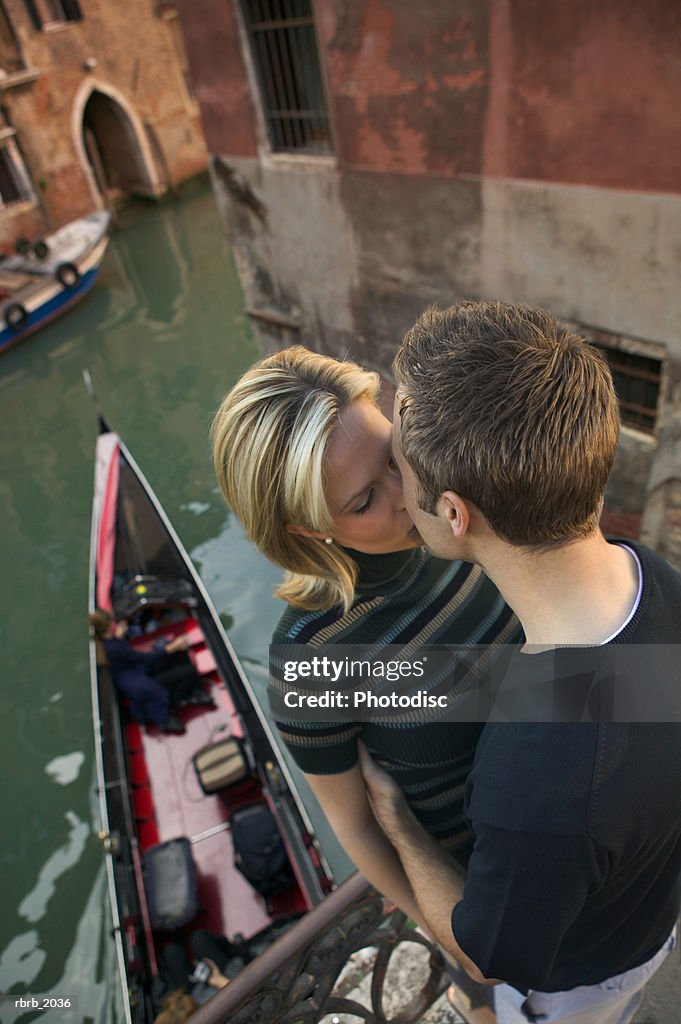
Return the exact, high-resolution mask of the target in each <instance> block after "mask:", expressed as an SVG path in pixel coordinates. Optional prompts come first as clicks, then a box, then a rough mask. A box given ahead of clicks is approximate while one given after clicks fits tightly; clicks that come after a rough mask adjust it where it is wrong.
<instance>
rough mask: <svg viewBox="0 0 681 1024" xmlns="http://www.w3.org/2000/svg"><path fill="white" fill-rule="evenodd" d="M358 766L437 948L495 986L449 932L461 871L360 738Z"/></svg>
mask: <svg viewBox="0 0 681 1024" xmlns="http://www.w3.org/2000/svg"><path fill="white" fill-rule="evenodd" d="M359 747H360V765H361V768H362V774H363V776H364V781H365V783H366V787H367V791H368V793H369V797H370V799H371V804H372V807H373V811H374V814H375V816H376V819H377V820H378V822H379V824H380V825H381V828H382V829H383V831H384V832H385V834H386V836H387V837H388V839H389V840H390V842H391V844H392V845H393V846H394V847H395V849H396V850H397V852H398V854H399V857H400V861H401V863H402V867H403V868H404V872H405V874H406V876H407V878H408V879H409V883H410V885H411V889H412V891H413V893H414V896H415V897H416V901H417V903H418V905H419V907H420V910H421V913H422V915H423V917H424V919H425V922H426V924H427V926H428V928H429V929H430V931H431V932H432V934H433V935H434V937H435V938H436V940H437V941H438V943H439V944H440V946H442V948H443V949H444V950H445V951H446V952H447V953H448V954H449V955H450V956H451V957H453V958H454V959H455V960H456V961H458V963H460V964H461V966H462V967H463V969H464V970H465V971H466V974H468V975H469V976H470V977H471V978H472V979H473V980H474V981H477V982H479V983H480V984H483V985H484V984H486V985H498V984H499V981H498V980H496V979H487V978H485V977H484V975H483V974H482V972H481V971H480V969H479V968H478V966H477V965H476V964H475V963H473V961H472V960H471V959H470V957H469V956H467V955H466V953H464V951H463V950H462V949H461V947H460V946H459V944H458V942H457V941H456V939H455V937H454V934H453V932H452V911H453V909H454V907H455V906H456V904H457V903H459V902H460V901H461V900H462V898H463V886H464V876H463V872H462V870H461V869H460V868H459V867H458V865H457V864H456V863H455V862H454V861H453V860H452V858H451V857H449V855H448V854H447V853H446V852H445V851H444V850H443V849H442V847H441V846H440V844H439V843H438V842H437V840H436V839H434V838H433V837H432V836H431V835H429V834H428V833H427V832H426V831H425V829H424V828H423V826H422V825H421V824H420V823H419V822H418V821H417V820H416V818H415V817H414V815H413V814H412V812H411V809H410V808H409V806H408V805H407V802H406V800H405V798H404V794H403V793H402V790H401V789H400V788H399V786H398V785H397V783H396V782H394V780H393V779H391V777H390V776H389V775H388V774H387V773H386V772H384V771H383V769H382V768H379V767H378V765H377V764H376V763H375V761H374V760H373V759H372V758H371V756H370V755H369V753H368V751H367V749H366V747H365V746H364V744H363V743H360V744H359Z"/></svg>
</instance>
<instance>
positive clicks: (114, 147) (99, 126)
mask: <svg viewBox="0 0 681 1024" xmlns="http://www.w3.org/2000/svg"><path fill="white" fill-rule="evenodd" d="M81 125H82V129H81V130H82V141H83V148H84V155H85V157H86V159H87V162H88V164H89V169H90V171H91V174H92V177H93V179H94V182H95V184H96V186H97V189H98V191H99V193H100V194H101V196H102V198H103V200H104V202H105V204H106V205H109V203H111V202H112V201H113V202H115V201H116V200H117V199H119V198H121V197H124V196H126V195H143V196H153V195H157V194H158V191H159V188H158V181H157V176H156V174H155V168H154V167H153V163H152V162H151V160H150V154H149V152H148V149H149V147H148V142H147V140H146V139H145V137H144V135H143V134H141V126H140V125H136V124H135V123H134V121H133V118H132V117H131V116H130V114H129V113H128V111H127V110H126V109H125V107H124V106H123V105H122V104H121V103H119V102H118V101H117V100H116V98H115V97H113V96H112V95H110V93H108V92H104V91H102V90H100V89H96V88H95V89H92V91H91V92H90V94H89V96H88V98H87V102H86V103H85V105H84V107H83V112H82V121H81Z"/></svg>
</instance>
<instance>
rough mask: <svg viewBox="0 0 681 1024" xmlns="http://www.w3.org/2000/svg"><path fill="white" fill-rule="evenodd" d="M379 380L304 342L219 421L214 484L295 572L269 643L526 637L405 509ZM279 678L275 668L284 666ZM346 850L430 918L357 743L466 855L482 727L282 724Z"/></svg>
mask: <svg viewBox="0 0 681 1024" xmlns="http://www.w3.org/2000/svg"><path fill="white" fill-rule="evenodd" d="M378 390H379V378H378V376H377V374H375V373H370V372H368V371H366V370H363V369H362V368H361V367H359V366H357V365H356V364H355V363H351V362H339V361H337V360H335V359H330V358H328V357H326V356H321V355H317V354H316V353H313V352H310V351H308V350H307V349H304V348H302V347H300V346H295V347H292V348H288V349H285V350H284V351H282V352H279V353H277V354H276V355H273V356H270V357H269V358H267V359H263V360H262V361H261V362H259V363H256V365H255V366H253V367H252V368H251V369H250V370H248V372H247V373H245V374H244V375H243V377H241V379H240V380H239V381H238V382H237V383H236V385H235V386H234V387H233V388H232V390H231V391H230V392H229V394H228V395H227V396H226V397H225V399H224V401H223V403H222V405H221V407H220V409H219V411H218V413H217V415H216V417H215V420H214V422H213V427H212V433H211V436H212V442H213V453H214V461H215V469H216V473H217V478H218V481H219V483H220V487H221V488H222V492H223V494H224V496H225V498H226V500H227V502H228V503H229V505H231V507H232V508H233V509H234V511H235V513H236V514H237V516H238V517H239V519H240V520H241V522H242V523H243V525H244V527H245V530H246V532H247V534H248V536H249V537H250V539H251V540H252V541H253V542H254V543H255V544H256V546H257V547H258V549H259V550H260V551H261V552H262V553H263V554H264V555H266V557H267V558H269V559H270V561H272V562H274V563H275V564H276V565H278V566H280V567H281V568H282V569H284V570H285V577H284V581H283V583H282V584H281V586H280V587H279V589H278V591H277V596H279V597H281V598H282V599H283V600H284V601H286V602H287V605H288V607H287V608H286V610H285V612H284V614H283V615H282V618H281V620H280V622H279V624H278V626H277V628H276V630H275V634H274V636H273V638H272V642H273V643H276V644H286V643H296V644H309V645H311V646H318V645H319V644H321V643H324V644H329V643H340V644H372V645H373V646H375V645H377V644H378V645H380V644H388V643H389V644H391V645H397V646H400V645H402V646H404V645H406V644H408V643H410V642H413V641H414V640H415V639H416V638H418V642H419V644H421V645H423V644H435V643H438V644H464V643H472V644H514V643H516V642H517V641H518V640H519V638H520V631H519V626H518V622H517V619H516V618H515V616H514V615H513V613H512V612H511V610H510V608H508V606H507V605H506V604H505V603H504V601H503V599H502V598H501V596H500V595H499V593H498V591H497V590H496V588H495V587H494V585H493V584H492V583H491V582H490V581H489V580H488V579H487V578H486V577H485V576H484V574H483V573H482V572H481V570H480V569H479V568H477V567H476V566H473V565H469V564H466V563H462V562H448V561H443V560H441V559H437V558H433V557H432V556H431V555H429V554H428V553H427V552H426V551H425V550H424V549H423V547H422V540H421V538H420V536H419V534H418V533H417V531H416V529H415V527H414V524H413V523H412V521H411V519H410V518H409V515H408V513H407V511H406V508H405V504H404V496H403V493H402V481H401V478H400V474H399V472H398V470H397V467H396V465H395V463H394V461H393V458H392V449H391V425H390V423H389V421H388V420H387V419H386V418H385V417H384V416H383V415H382V413H381V412H380V410H379V408H378V406H377V401H376V400H377V396H378ZM274 675H275V676H276V670H275V672H274ZM277 726H278V728H279V732H280V735H281V738H282V740H283V742H284V743H285V744H286V746H287V748H288V749H289V751H290V753H291V755H292V756H293V758H294V760H295V761H296V763H297V764H298V765H299V767H300V768H301V769H302V771H303V772H304V773H305V776H306V778H307V780H308V781H309V783H310V785H311V787H312V789H313V791H314V793H315V794H316V796H317V798H318V800H319V802H320V804H321V806H322V808H323V810H324V812H325V814H326V816H327V818H328V819H329V822H330V824H331V826H332V828H333V829H334V830H335V832H336V834H337V836H338V838H339V841H340V842H341V844H342V846H343V847H344V849H345V851H346V852H347V854H348V856H349V857H350V858H351V859H352V860H353V862H354V863H355V864H356V865H357V867H358V868H359V870H360V871H361V872H362V873H363V874H364V876H365V877H366V878H367V879H368V880H369V881H370V882H371V883H372V884H373V885H374V886H375V887H376V888H377V889H378V890H379V891H380V892H382V893H383V894H384V895H385V896H387V897H388V898H389V899H390V900H392V901H394V902H395V903H396V904H397V905H398V906H400V907H401V908H402V909H403V910H404V911H405V912H406V913H407V914H408V915H409V916H410V917H412V918H413V919H415V920H416V921H419V922H421V916H420V914H419V911H418V907H417V905H416V901H415V899H414V896H413V893H412V891H411V887H410V885H409V882H408V880H407V878H406V875H405V874H404V872H403V870H402V867H401V865H400V862H399V859H398V857H397V855H396V853H395V850H394V849H393V847H392V846H391V844H390V843H389V842H388V840H387V839H386V837H385V835H384V833H383V832H382V831H381V829H380V827H379V826H378V823H377V822H376V820H375V818H374V816H373V813H372V810H371V806H370V804H369V801H368V798H367V793H366V789H365V786H364V782H363V779H362V775H361V772H360V769H359V764H358V756H357V742H358V740H359V739H360V738H361V739H362V740H363V741H364V742H365V743H366V745H367V747H368V748H369V751H370V752H371V754H372V755H373V757H374V758H376V759H377V760H378V761H379V762H380V763H381V764H382V765H383V767H384V768H386V770H388V771H389V772H390V773H391V774H392V775H393V776H394V777H395V778H396V780H397V781H398V782H399V784H400V786H401V787H402V789H403V790H404V791H405V793H406V795H407V798H408V800H409V802H410V805H411V807H412V809H413V810H414V812H415V814H416V815H417V817H418V818H419V820H420V821H421V822H422V823H423V824H424V826H425V827H426V828H427V829H428V830H429V831H430V832H431V833H432V834H433V835H435V836H436V837H437V838H438V839H439V840H440V841H441V842H442V844H443V845H444V846H445V847H446V848H447V849H448V850H449V851H451V852H452V854H453V855H454V856H456V857H457V859H459V860H461V861H462V862H464V863H465V861H466V859H467V856H468V854H469V852H470V845H471V835H470V833H469V830H468V828H467V825H466V822H465V820H464V816H463V789H464V784H465V780H466V777H467V774H468V772H469V771H470V768H471V766H472V761H473V754H474V751H475V746H476V744H477V740H478V737H479V734H480V728H481V727H480V726H479V725H477V724H476V723H462V724H452V723H451V722H444V721H443V722H437V721H435V722H434V721H432V719H430V720H427V719H426V717H425V713H424V718H423V720H421V721H420V720H418V718H417V716H415V714H414V712H413V710H412V711H410V713H409V714H408V715H406V714H405V716H404V718H403V719H398V718H395V719H393V720H392V721H391V722H390V723H386V722H381V723H375V722H370V723H366V722H365V723H363V724H360V723H355V724H352V725H350V726H349V725H348V723H347V722H345V723H342V724H341V723H339V724H338V727H337V728H336V727H329V725H328V724H327V725H325V726H321V725H315V724H314V723H304V724H303V723H300V722H292V721H284V720H279V721H277Z"/></svg>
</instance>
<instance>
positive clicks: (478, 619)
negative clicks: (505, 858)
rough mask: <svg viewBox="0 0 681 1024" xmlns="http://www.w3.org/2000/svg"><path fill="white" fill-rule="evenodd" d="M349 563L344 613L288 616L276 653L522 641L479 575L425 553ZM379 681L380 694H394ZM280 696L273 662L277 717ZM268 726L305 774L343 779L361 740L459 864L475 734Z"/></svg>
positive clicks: (422, 722)
mask: <svg viewBox="0 0 681 1024" xmlns="http://www.w3.org/2000/svg"><path fill="white" fill-rule="evenodd" d="M350 554H351V555H352V557H353V558H354V559H355V560H356V561H357V563H358V565H359V568H360V577H359V584H358V587H357V592H356V598H355V602H354V604H353V606H352V607H351V608H350V610H349V611H348V612H347V613H346V614H343V612H342V609H341V608H340V607H338V606H337V607H335V608H333V609H331V610H330V611H328V612H318V611H317V612H306V611H301V610H300V609H297V608H291V607H289V608H287V610H286V611H285V612H284V614H283V616H282V618H281V620H280V621H279V624H278V626H277V628H276V630H275V633H274V636H273V637H272V644H273V645H279V644H308V645H310V646H311V647H320V646H321V645H322V644H354V645H366V646H367V647H370V648H371V649H372V651H373V652H375V653H377V652H378V651H380V649H381V648H382V647H384V646H385V645H387V644H391V645H394V646H395V647H399V648H400V649H401V652H402V653H403V654H404V656H405V657H408V656H409V654H410V653H411V652H412V651H415V650H417V649H418V648H421V647H423V646H425V645H429V644H431V645H432V644H480V645H483V644H485V645H486V644H491V645H496V646H497V648H498V654H499V657H502V656H503V654H504V653H505V652H506V653H507V652H509V651H510V645H515V644H517V643H518V642H519V640H520V639H521V636H522V634H521V630H520V626H519V623H518V620H517V618H516V617H515V615H514V614H513V612H512V611H511V609H510V608H509V607H508V605H506V604H505V602H504V600H503V598H502V597H501V595H500V594H499V592H498V590H497V589H496V587H495V586H494V584H493V583H492V582H491V581H490V580H489V579H487V577H486V576H485V575H484V573H483V572H482V570H481V569H480V568H479V567H478V566H474V565H471V564H469V563H465V562H449V561H444V560H442V559H439V558H434V557H433V556H431V555H429V554H428V553H427V552H426V551H425V550H424V549H422V548H415V549H412V550H410V551H400V552H397V553H396V554H389V555H365V554H361V553H359V552H355V551H352V552H350ZM499 645H509V647H508V648H504V647H501V646H499ZM496 654H497V651H496V650H493V651H491V652H490V656H496ZM381 682H382V681H381ZM381 682H379V683H378V684H377V685H378V689H377V692H380V689H382V688H386V687H387V689H390V688H391V686H390V684H386V683H383V686H381ZM419 682H420V684H421V685H422V680H420V681H419ZM286 688H287V684H286V683H284V682H283V673H282V666H281V661H280V659H277V658H276V657H272V659H271V664H270V700H271V704H272V705H273V706H274V705H275V704H276V706H277V707H279V708H281V700H275V697H276V694H277V692H278V693H279V694H281V691H282V690H283V689H286ZM415 688H418V687H416V685H415ZM332 717H333V715H332V713H331V712H330V719H332ZM275 721H276V724H277V727H278V729H279V732H280V735H281V738H282V740H283V742H284V743H285V744H286V746H287V748H288V749H289V751H290V753H291V755H292V757H293V758H294V760H295V761H296V763H297V764H298V766H299V767H300V768H301V770H302V771H303V772H306V773H307V774H310V775H331V774H337V773H340V772H344V771H348V770H350V769H351V768H352V767H353V766H354V765H355V764H356V763H357V740H358V739H359V738H360V737H361V739H362V740H363V741H364V742H365V743H366V745H367V747H368V749H369V751H370V752H371V754H372V755H373V756H374V757H375V759H376V760H377V762H378V763H379V764H381V765H382V766H383V767H384V768H385V769H386V771H388V772H389V773H390V774H391V775H392V776H393V777H394V778H395V779H396V781H397V782H398V783H399V785H400V787H401V788H402V789H403V790H404V792H405V795H406V797H407V800H408V802H409V805H410V806H411V808H412V810H413V811H414V814H415V815H416V817H417V818H418V819H419V820H420V821H421V823H422V824H423V825H424V827H425V828H426V829H427V830H428V831H429V832H430V833H431V834H432V835H434V836H436V838H438V839H439V840H440V842H441V843H442V844H443V845H444V847H445V848H446V849H448V850H449V851H451V852H452V853H453V854H454V855H455V856H456V857H457V858H458V859H460V860H461V861H462V862H463V863H465V862H466V860H467V858H468V855H469V853H470V846H471V834H470V831H469V829H468V826H467V823H466V821H465V818H464V814H463V793H464V786H465V782H466V778H467V776H468V773H469V771H470V769H471V767H472V764H473V755H474V753H475V747H476V745H477V742H478V738H479V736H480V732H481V730H482V726H481V725H479V724H478V723H475V722H470V723H468V722H462V723H452V722H448V721H441V722H438V721H437V716H435V715H434V713H433V711H432V710H430V709H429V710H424V711H421V712H419V711H416V712H415V711H414V709H406V710H405V711H404V713H401V712H400V713H398V714H394V715H392V716H390V720H389V721H388V720H385V719H384V720H382V721H369V722H366V721H364V722H362V723H359V722H357V723H352V722H348V721H344V722H336V723H334V722H333V721H332V720H329V721H328V722H325V723H320V722H301V721H300V720H295V721H294V720H293V719H289V720H287V719H285V718H284V717H283V716H282V715H281V714H279V717H278V718H277V717H275Z"/></svg>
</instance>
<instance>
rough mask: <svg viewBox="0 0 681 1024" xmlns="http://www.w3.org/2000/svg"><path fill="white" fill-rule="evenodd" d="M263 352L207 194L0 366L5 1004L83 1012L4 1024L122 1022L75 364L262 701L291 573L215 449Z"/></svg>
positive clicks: (82, 403) (86, 413)
mask: <svg viewBox="0 0 681 1024" xmlns="http://www.w3.org/2000/svg"><path fill="white" fill-rule="evenodd" d="M258 357H259V353H258V350H257V348H256V345H255V342H254V339H253V336H252V332H251V330H250V326H249V322H248V319H247V317H246V315H245V313H244V309H243V302H242V297H241V293H240V290H239V284H238V280H237V276H236V271H235V268H234V264H233V260H232V256H231V252H230V249H229V246H228V244H227V242H226V240H225V239H224V237H223V235H222V232H221V229H220V226H219V222H218V217H217V213H216V209H215V205H214V203H213V199H212V195H211V193H210V190H209V188H208V186H207V185H206V184H205V183H204V184H202V185H199V186H194V187H193V188H192V189H191V190H190V191H188V192H186V193H185V194H184V195H183V197H182V199H181V200H179V201H177V202H175V203H172V204H168V205H163V206H160V207H154V206H146V205H142V206H138V207H133V208H131V209H129V210H128V211H126V212H125V214H124V215H123V217H122V224H121V229H120V230H119V231H118V232H117V233H116V234H115V235H114V237H113V238H112V240H111V244H110V246H109V250H108V252H107V255H106V257H105V260H104V264H103V266H102V271H101V275H100V279H99V282H98V284H97V285H96V287H95V289H94V290H93V292H92V293H91V294H90V295H89V296H88V297H87V298H86V299H85V300H84V301H83V302H82V303H81V304H80V305H79V306H77V307H76V308H75V309H73V310H72V311H71V312H70V313H68V314H67V315H66V316H65V317H63V318H62V319H61V320H59V321H57V322H56V323H54V324H53V325H51V326H50V327H48V328H46V329H45V330H43V331H41V332H40V333H38V334H37V335H35V336H34V337H32V338H29V339H28V340H27V341H26V342H24V343H23V344H21V345H19V346H17V347H16V348H15V349H13V350H11V351H10V352H9V353H7V354H6V355H4V356H3V357H2V360H0V424H1V432H0V462H1V465H2V472H1V474H0V523H1V529H0V552H1V554H2V561H1V564H2V581H1V583H0V594H1V605H0V642H1V645H2V646H1V650H2V684H1V686H0V708H1V718H0V721H1V722H2V725H1V726H0V728H1V729H2V734H1V735H2V741H1V743H0V769H1V770H2V778H3V780H4V784H3V787H2V822H3V829H2V839H1V840H0V866H1V869H2V903H1V907H2V911H1V914H0V993H7V992H9V991H10V990H11V991H12V992H14V993H17V994H22V993H23V994H30V995H31V996H34V997H36V998H39V999H40V1000H42V999H43V998H47V999H59V998H70V999H71V1000H74V999H75V1000H76V1002H77V1010H76V1012H75V1013H74V1014H73V1016H70V1017H65V1016H64V1015H63V1012H61V1011H58V1010H54V1011H53V1010H47V1011H46V1012H44V1013H40V1014H35V1013H29V1012H27V1011H26V1010H22V1009H15V1008H14V1006H13V1005H10V1003H9V1001H8V999H7V997H6V996H4V997H0V1003H1V1006H0V1019H1V1020H2V1021H3V1022H7V1024H14V1022H16V1021H20V1022H24V1021H30V1020H34V1019H36V1020H37V1019H40V1020H41V1021H45V1022H49V1024H61V1022H62V1021H65V1020H73V1021H77V1022H80V1021H83V1022H88V1024H89V1022H97V1024H100V1022H104V1024H106V1022H109V1021H116V1020H119V1019H120V1007H118V1006H117V1005H116V996H115V984H114V978H113V970H114V965H113V942H112V940H111V936H110V927H111V922H110V919H109V916H108V913H107V907H106V890H105V884H104V882H105V880H104V871H103V856H102V852H101V847H100V844H99V840H98V839H97V837H96V835H95V830H96V827H97V821H96V811H95V801H94V771H93V746H92V723H91V711H90V693H89V676H88V640H87V629H86V610H87V571H88V545H89V531H90V512H91V501H92V477H93V455H94V443H95V434H96V422H95V414H94V410H93V406H92V403H91V401H90V399H89V398H88V397H87V396H86V394H85V391H84V389H83V386H82V382H81V371H82V368H83V367H88V368H89V369H90V372H91V374H92V377H93V379H94V381H95V385H96V387H97V391H98V394H99V398H100V403H101V405H102V408H103V410H104V412H105V414H106V416H107V417H108V419H109V421H110V422H111V423H112V425H113V426H114V428H115V429H116V430H117V431H118V432H119V433H120V434H121V435H122V437H123V439H124V441H125V442H126V444H127V446H128V447H129V448H130V450H131V451H132V453H133V455H134V457H135V459H136V460H137V462H138V463H139V465H140V466H141V467H142V470H143V471H144V473H145V475H146V476H147V478H148V480H149V481H150V483H151V485H152V487H153V488H154V490H155V491H156V493H157V495H158V497H159V499H160V500H161V503H162V504H163V506H164V507H165V509H166V511H167V512H168V514H169V516H170V519H171V520H172V522H173V524H174V526H175V528H176V530H177V532H178V533H179V535H180V537H181V539H182V541H183V543H184V544H185V547H186V548H187V549H188V550H189V551H190V553H191V555H192V557H193V559H194V560H195V562H196V564H197V566H198V568H199V570H200V572H201V574H202V576H203V579H204V581H205V583H206V585H207V587H208V590H209V592H210V593H211V595H212V597H213V599H214V601H215V603H216V605H217V608H218V610H219V612H220V615H221V617H222V620H223V622H224V623H225V625H226V626H227V628H228V630H229V633H230V636H231V639H232V641H233V643H234V645H235V647H236V650H237V652H238V654H239V655H240V656H241V658H242V660H243V662H244V666H245V668H246V671H247V672H248V674H249V676H250V678H251V679H252V681H253V682H254V685H255V686H256V688H257V689H258V691H259V692H260V693H261V694H262V693H263V692H264V685H265V679H266V659H267V642H268V638H269V635H270V632H271V628H272V627H273V625H274V624H275V622H276V620H277V618H278V616H279V614H280V611H281V604H280V602H278V601H275V600H274V598H273V597H272V596H271V595H272V590H273V587H274V584H275V582H276V581H277V579H278V575H279V574H278V571H277V570H275V569H273V568H272V567H271V566H270V565H268V563H267V562H266V561H265V560H264V559H262V558H261V557H260V556H259V555H258V554H257V552H256V551H255V550H254V549H253V548H252V547H251V546H250V545H249V544H248V542H247V541H246V539H245V537H244V536H243V533H242V531H241V529H240V527H239V524H238V523H237V522H236V521H235V519H234V517H233V516H232V515H231V514H230V513H229V511H228V509H227V508H226V507H225V505H224V502H223V501H222V497H221V495H220V494H219V491H218V489H217V485H216V483H215V480H214V477H213V473H212V468H211V464H210V455H209V447H208V441H207V435H208V428H209V424H210V421H211V417H212V413H213V412H214V410H215V409H216V407H217V405H218V403H219V401H220V398H221V397H222V395H223V393H224V392H225V391H226V390H227V388H228V387H229V386H230V384H231V383H232V382H233V381H234V380H235V379H236V377H237V376H238V375H239V374H240V373H241V372H242V371H243V370H245V369H246V368H247V367H248V366H249V365H250V364H251V363H253V362H254V361H255V360H256V359H257V358H258ZM308 799H311V798H310V797H309V794H308V795H307V796H306V800H308ZM310 807H311V812H312V813H313V815H314V816H315V821H318V820H319V819H318V818H317V814H318V812H317V811H316V810H315V808H314V806H313V804H312V803H311V804H310ZM320 828H322V826H321V823H320ZM322 838H323V840H324V843H325V849H326V851H327V855H328V856H329V859H330V860H331V862H332V863H333V864H334V867H335V868H336V869H337V871H338V872H339V874H344V873H345V872H346V870H347V862H345V861H344V859H343V857H342V855H341V854H340V852H339V851H338V848H337V847H336V846H335V845H334V843H333V840H332V838H331V837H330V836H328V835H326V834H325V835H323V837H322Z"/></svg>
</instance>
